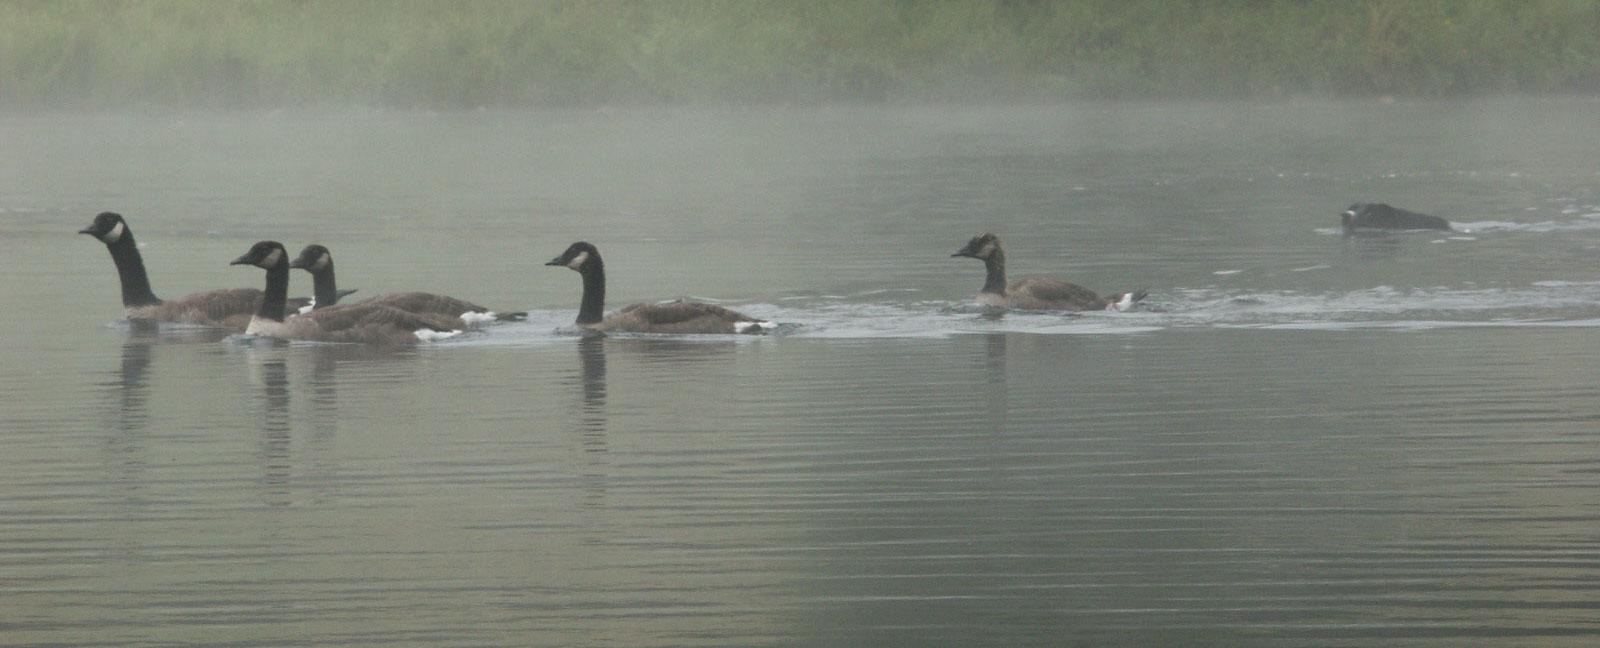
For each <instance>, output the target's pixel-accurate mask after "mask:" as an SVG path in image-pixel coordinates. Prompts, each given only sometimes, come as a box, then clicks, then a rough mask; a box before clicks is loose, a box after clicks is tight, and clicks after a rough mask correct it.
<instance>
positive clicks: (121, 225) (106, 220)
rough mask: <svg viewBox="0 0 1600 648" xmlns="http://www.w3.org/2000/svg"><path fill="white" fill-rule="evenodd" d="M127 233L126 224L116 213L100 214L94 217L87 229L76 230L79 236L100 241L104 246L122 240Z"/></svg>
mask: <svg viewBox="0 0 1600 648" xmlns="http://www.w3.org/2000/svg"><path fill="white" fill-rule="evenodd" d="M127 231H128V224H127V223H126V222H124V221H123V220H122V214H118V213H116V212H100V215H99V216H95V217H94V222H93V223H90V224H89V226H88V227H85V228H83V229H81V230H78V233H79V234H88V235H89V236H93V237H95V238H97V239H100V240H101V241H102V242H104V243H105V244H106V245H110V244H112V243H116V242H117V241H120V240H122V236H123V235H124V234H126V233H127Z"/></svg>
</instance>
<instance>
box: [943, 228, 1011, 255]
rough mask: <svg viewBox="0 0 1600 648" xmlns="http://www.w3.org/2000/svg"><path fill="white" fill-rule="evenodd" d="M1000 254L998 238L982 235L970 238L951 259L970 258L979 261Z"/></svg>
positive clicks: (986, 234) (988, 234) (987, 234)
mask: <svg viewBox="0 0 1600 648" xmlns="http://www.w3.org/2000/svg"><path fill="white" fill-rule="evenodd" d="M999 253H1000V237H998V236H995V235H994V234H990V233H987V232H986V233H983V234H979V235H977V236H974V237H972V240H970V241H967V244H966V245H964V246H961V249H959V250H956V253H955V254H952V255H950V256H953V257H970V258H973V259H978V260H981V261H988V260H990V259H993V258H994V257H995V255H997V254H999Z"/></svg>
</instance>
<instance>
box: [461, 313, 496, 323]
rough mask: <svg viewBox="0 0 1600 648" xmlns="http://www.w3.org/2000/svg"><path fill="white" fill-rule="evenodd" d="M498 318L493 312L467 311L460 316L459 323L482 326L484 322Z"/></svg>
mask: <svg viewBox="0 0 1600 648" xmlns="http://www.w3.org/2000/svg"><path fill="white" fill-rule="evenodd" d="M498 317H499V315H498V314H496V313H495V312H494V311H484V312H482V313H478V312H474V311H467V312H465V313H462V314H461V321H463V322H466V323H468V324H483V323H485V322H493V321H495V319H496V318H498Z"/></svg>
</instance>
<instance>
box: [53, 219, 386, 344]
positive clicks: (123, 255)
mask: <svg viewBox="0 0 1600 648" xmlns="http://www.w3.org/2000/svg"><path fill="white" fill-rule="evenodd" d="M78 233H79V234H88V235H90V236H93V237H95V238H97V239H100V241H101V242H102V243H105V244H106V249H107V250H110V251H111V260H112V262H114V263H116V264H117V276H118V278H119V279H120V280H121V281H122V307H123V309H124V310H125V312H124V316H125V317H127V318H128V319H129V320H132V321H135V322H141V321H142V322H182V323H185V324H201V325H205V326H217V327H222V328H228V329H232V330H234V331H243V330H244V329H245V326H247V325H249V323H250V316H251V314H253V313H255V312H256V309H257V308H259V307H260V305H261V291H259V290H256V289H255V288H225V289H221V290H211V291H206V292H198V293H194V294H191V295H185V296H183V297H180V298H178V299H174V300H171V301H167V300H163V299H161V298H160V297H157V296H156V294H155V292H153V291H152V290H151V289H150V277H149V275H147V274H146V273H145V270H144V257H143V256H142V255H140V254H139V246H138V244H137V243H135V242H134V240H133V230H132V229H130V228H129V227H128V222H127V220H125V219H123V217H122V215H121V214H117V213H114V212H101V213H100V215H99V216H95V218H94V222H93V223H90V224H89V226H88V227H85V228H83V229H81V230H78ZM350 292H355V291H354V290H352V291H350ZM309 301H310V300H308V299H306V298H304V297H298V298H295V299H291V300H288V303H289V304H290V306H291V307H293V308H299V307H300V306H302V305H304V304H306V303H309Z"/></svg>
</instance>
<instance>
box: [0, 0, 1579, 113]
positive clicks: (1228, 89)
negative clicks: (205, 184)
mask: <svg viewBox="0 0 1600 648" xmlns="http://www.w3.org/2000/svg"><path fill="white" fill-rule="evenodd" d="M1597 34H1600V1H1597V0H1253V1H1252V0H1211V1H1200V0H1081V1H1073V2H1051V1H1043V0H997V1H993V2H969V1H935V0H930V1H917V2H913V1H908V0H849V1H846V0H670V1H667V0H664V1H658V2H639V1H635V0H534V1H529V0H465V1H459V2H448V1H443V0H438V1H436V0H330V1H317V0H228V1H221V2H214V1H210V0H142V1H139V0H129V1H125V2H110V1H103V0H0V106H8V107H38V106H55V107H77V108H96V107H105V106H119V105H155V106H163V105H191V104H192V105H200V106H214V107H230V106H297V105H316V104H327V103H357V104H372V105H387V106H405V107H431V108H452V107H474V106H496V105H573V104H587V105H594V104H604V103H612V102H625V101H657V102H702V103H703V102H769V101H777V102H815V101H885V100H887V101H899V100H908V101H909V100H972V99H988V100H1050V99H1062V98H1133V97H1138V98H1180V97H1181V98H1235V97H1257V98H1259V97H1281V96H1300V95H1309V96H1350V95H1369V96H1375V95H1422V96H1447V95H1463V94H1482V93H1506V92H1563V93H1593V92H1600V37H1597Z"/></svg>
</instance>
